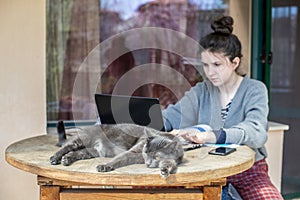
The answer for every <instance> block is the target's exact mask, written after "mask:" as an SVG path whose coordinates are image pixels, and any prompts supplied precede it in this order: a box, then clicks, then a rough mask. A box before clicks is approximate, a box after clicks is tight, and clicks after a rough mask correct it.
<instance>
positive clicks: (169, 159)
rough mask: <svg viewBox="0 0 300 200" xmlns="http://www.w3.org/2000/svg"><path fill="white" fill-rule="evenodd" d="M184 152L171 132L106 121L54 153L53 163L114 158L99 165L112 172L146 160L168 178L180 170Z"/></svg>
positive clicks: (102, 170)
mask: <svg viewBox="0 0 300 200" xmlns="http://www.w3.org/2000/svg"><path fill="white" fill-rule="evenodd" d="M183 154H184V151H183V148H182V144H181V142H180V140H179V139H178V138H177V137H175V136H174V135H171V134H169V133H165V132H160V131H157V130H154V129H152V128H149V127H144V126H139V125H135V124H115V125H107V124H102V125H96V126H89V127H85V128H83V129H82V130H80V131H79V134H78V135H76V136H74V137H73V138H72V139H71V140H69V141H67V142H66V143H65V144H64V145H63V147H62V148H61V149H60V150H58V151H57V152H56V153H55V154H54V155H53V156H51V158H50V163H51V164H52V165H56V164H60V163H62V164H63V165H65V166H68V165H70V164H72V163H73V162H75V161H76V160H82V159H89V158H96V157H112V159H111V160H110V161H109V162H108V163H106V164H100V165H98V166H97V170H98V171H99V172H109V171H112V170H114V169H116V168H119V167H123V166H127V165H131V164H143V163H145V164H146V166H147V167H149V168H155V167H159V168H160V174H161V176H162V177H164V178H166V177H168V176H169V175H170V174H172V173H176V169H177V165H178V164H180V163H181V162H182V159H183Z"/></svg>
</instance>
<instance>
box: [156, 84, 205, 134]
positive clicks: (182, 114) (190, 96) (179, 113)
mask: <svg viewBox="0 0 300 200" xmlns="http://www.w3.org/2000/svg"><path fill="white" fill-rule="evenodd" d="M199 93H200V91H199V87H193V88H192V89H191V90H189V91H187V92H186V93H185V95H184V96H183V97H182V98H181V99H180V100H179V101H178V102H177V103H176V104H175V105H169V106H168V107H167V108H166V109H165V110H163V112H162V114H163V119H164V124H165V129H166V131H170V130H172V129H180V128H186V127H189V126H192V125H195V124H197V120H198V111H199V100H198V97H197V95H199Z"/></svg>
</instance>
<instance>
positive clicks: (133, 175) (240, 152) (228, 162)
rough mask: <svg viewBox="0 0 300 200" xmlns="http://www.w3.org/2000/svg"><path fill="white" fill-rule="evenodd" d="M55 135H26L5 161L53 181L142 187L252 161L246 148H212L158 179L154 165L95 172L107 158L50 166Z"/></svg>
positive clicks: (207, 176)
mask: <svg viewBox="0 0 300 200" xmlns="http://www.w3.org/2000/svg"><path fill="white" fill-rule="evenodd" d="M56 143H57V136H55V135H41V136H37V137H33V138H28V139H25V140H22V141H19V142H16V143H14V144H11V145H10V146H9V147H8V148H7V149H6V161H7V162H8V163H9V164H10V165H12V166H14V167H16V168H19V169H21V170H24V171H27V172H30V173H33V174H36V175H39V176H43V177H48V178H53V179H57V180H65V181H72V182H78V183H83V184H94V185H116V186H123V185H124V186H143V185H157V186H160V185H168V186H171V185H174V186H176V185H182V184H192V183H196V182H201V181H207V180H213V179H219V178H223V177H228V176H230V175H234V174H237V173H240V172H242V171H245V170H247V169H248V168H250V167H251V166H252V165H253V163H254V152H253V151H252V150H251V149H250V148H248V147H246V146H240V147H237V151H235V152H233V153H231V154H230V155H227V156H216V155H209V154H208V151H209V150H210V149H212V147H202V148H200V149H196V150H192V151H188V152H186V153H185V155H184V162H183V163H182V164H181V165H179V167H178V170H177V173H176V174H172V175H171V176H170V177H168V178H167V179H163V178H161V176H160V175H159V169H158V168H147V167H146V166H145V165H143V164H138V165H130V166H126V167H122V168H119V169H116V170H114V171H112V172H106V173H99V172H97V170H96V166H97V165H98V164H99V163H105V162H107V161H108V160H109V159H110V158H95V159H89V160H81V161H77V162H75V163H74V164H72V165H71V166H63V165H51V164H50V162H49V158H50V156H51V155H52V154H53V153H54V152H55V151H57V150H58V147H56V146H55V144H56Z"/></svg>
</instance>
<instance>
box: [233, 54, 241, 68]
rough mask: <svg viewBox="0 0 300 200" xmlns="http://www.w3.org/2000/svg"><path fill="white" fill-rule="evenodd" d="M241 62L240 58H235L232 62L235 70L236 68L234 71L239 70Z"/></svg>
mask: <svg viewBox="0 0 300 200" xmlns="http://www.w3.org/2000/svg"><path fill="white" fill-rule="evenodd" d="M240 62H241V59H240V58H239V57H235V58H234V59H233V60H232V64H233V68H234V69H237V68H238V66H239V65H240Z"/></svg>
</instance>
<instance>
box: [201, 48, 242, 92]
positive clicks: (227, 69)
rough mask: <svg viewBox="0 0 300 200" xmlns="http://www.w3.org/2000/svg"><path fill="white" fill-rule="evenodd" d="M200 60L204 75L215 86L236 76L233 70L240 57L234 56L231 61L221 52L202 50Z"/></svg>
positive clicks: (225, 82)
mask: <svg viewBox="0 0 300 200" xmlns="http://www.w3.org/2000/svg"><path fill="white" fill-rule="evenodd" d="M201 61H202V65H203V69H204V72H205V75H206V77H207V78H208V79H209V80H210V81H211V82H212V84H213V85H214V86H216V87H219V86H222V85H226V84H227V83H229V82H230V80H233V78H234V76H237V73H236V72H235V70H236V68H237V67H238V66H239V63H240V59H239V58H238V57H236V58H234V59H233V61H232V62H231V61H230V60H229V58H228V57H227V56H224V55H223V54H221V53H213V52H210V51H204V52H202V53H201Z"/></svg>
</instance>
